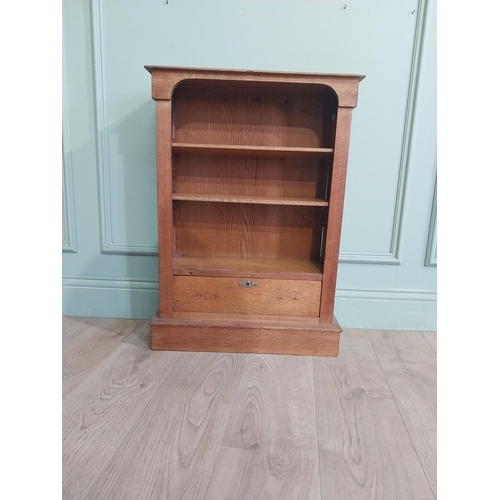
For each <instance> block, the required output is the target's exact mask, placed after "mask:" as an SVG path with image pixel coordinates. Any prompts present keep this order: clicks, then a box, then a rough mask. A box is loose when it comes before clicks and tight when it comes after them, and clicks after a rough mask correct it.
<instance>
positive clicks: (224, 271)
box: [172, 257, 323, 281]
mask: <svg viewBox="0 0 500 500" xmlns="http://www.w3.org/2000/svg"><path fill="white" fill-rule="evenodd" d="M172 267H173V270H174V275H176V276H233V277H248V278H258V277H260V278H281V279H295V280H308V281H321V279H322V278H323V274H322V264H320V263H319V262H315V261H311V260H290V259H242V258H216V257H212V258H211V257H174V258H173V261H172Z"/></svg>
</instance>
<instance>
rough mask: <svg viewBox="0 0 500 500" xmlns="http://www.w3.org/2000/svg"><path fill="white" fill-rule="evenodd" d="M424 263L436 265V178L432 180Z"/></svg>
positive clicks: (429, 265)
mask: <svg viewBox="0 0 500 500" xmlns="http://www.w3.org/2000/svg"><path fill="white" fill-rule="evenodd" d="M424 265H425V266H427V267H436V266H437V179H436V180H435V182H434V196H433V197H432V210H431V217H430V220H429V233H428V235H427V248H426V251H425V262H424Z"/></svg>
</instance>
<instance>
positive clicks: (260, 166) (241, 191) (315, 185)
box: [173, 155, 331, 200]
mask: <svg viewBox="0 0 500 500" xmlns="http://www.w3.org/2000/svg"><path fill="white" fill-rule="evenodd" d="M173 159H174V166H175V176H174V193H190V194H193V195H195V194H211V195H231V196H239V197H242V198H245V197H249V196H250V197H268V198H271V199H272V198H281V197H285V198H298V199H304V198H305V199H323V200H325V199H326V194H327V190H326V179H327V173H328V172H327V171H328V169H329V167H331V160H330V162H329V163H328V162H327V161H326V160H318V159H315V158H312V159H311V158H263V157H248V156H237V157H235V156H210V155H174V158H173Z"/></svg>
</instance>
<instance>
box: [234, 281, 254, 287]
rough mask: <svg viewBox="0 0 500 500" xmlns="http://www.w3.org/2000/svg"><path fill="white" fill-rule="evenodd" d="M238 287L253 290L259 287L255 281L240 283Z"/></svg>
mask: <svg viewBox="0 0 500 500" xmlns="http://www.w3.org/2000/svg"><path fill="white" fill-rule="evenodd" d="M238 285H239V286H243V287H245V288H251V287H253V286H257V283H255V281H240V282H239V283H238Z"/></svg>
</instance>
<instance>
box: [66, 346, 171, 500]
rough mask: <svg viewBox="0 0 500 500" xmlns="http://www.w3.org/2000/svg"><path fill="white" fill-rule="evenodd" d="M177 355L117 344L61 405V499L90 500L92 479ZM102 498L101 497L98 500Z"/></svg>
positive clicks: (138, 415) (106, 460) (127, 430)
mask: <svg viewBox="0 0 500 500" xmlns="http://www.w3.org/2000/svg"><path fill="white" fill-rule="evenodd" d="M178 356H179V355H178V353H160V352H154V351H151V350H150V349H148V348H146V347H144V346H143V345H142V344H141V343H140V342H139V343H138V345H137V344H121V345H119V346H117V348H116V350H115V352H114V353H113V354H111V355H110V356H108V358H107V359H106V360H105V361H103V362H102V363H101V364H99V365H98V366H97V367H95V369H94V371H93V373H92V376H89V377H88V379H87V380H85V381H83V382H82V383H80V384H79V386H78V387H77V388H76V389H75V390H73V391H72V393H71V394H70V395H69V396H68V397H67V398H66V399H65V400H64V402H63V436H62V439H63V441H62V442H63V465H64V466H63V499H65V500H66V499H68V500H69V499H71V500H77V499H82V498H85V499H89V500H90V499H91V498H92V497H89V496H88V495H87V493H86V492H87V490H88V488H89V487H90V485H91V483H92V481H93V479H94V478H95V476H96V475H97V474H98V473H99V471H100V470H101V469H102V468H103V467H104V466H105V465H106V464H107V462H108V461H109V460H111V459H112V458H113V456H114V454H115V451H116V448H117V447H118V446H119V445H120V443H121V442H122V440H123V439H125V437H126V436H127V435H128V434H129V433H130V431H131V430H132V429H133V426H134V424H136V422H137V420H138V419H139V418H140V416H141V414H142V411H143V409H144V406H145V405H146V404H147V402H148V401H149V400H150V399H151V397H152V396H153V394H154V392H155V389H156V388H158V387H159V386H161V385H162V383H163V380H164V378H165V376H166V374H167V372H168V370H169V369H171V368H172V366H173V363H174V361H175V359H177V358H178ZM100 498H102V497H100Z"/></svg>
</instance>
